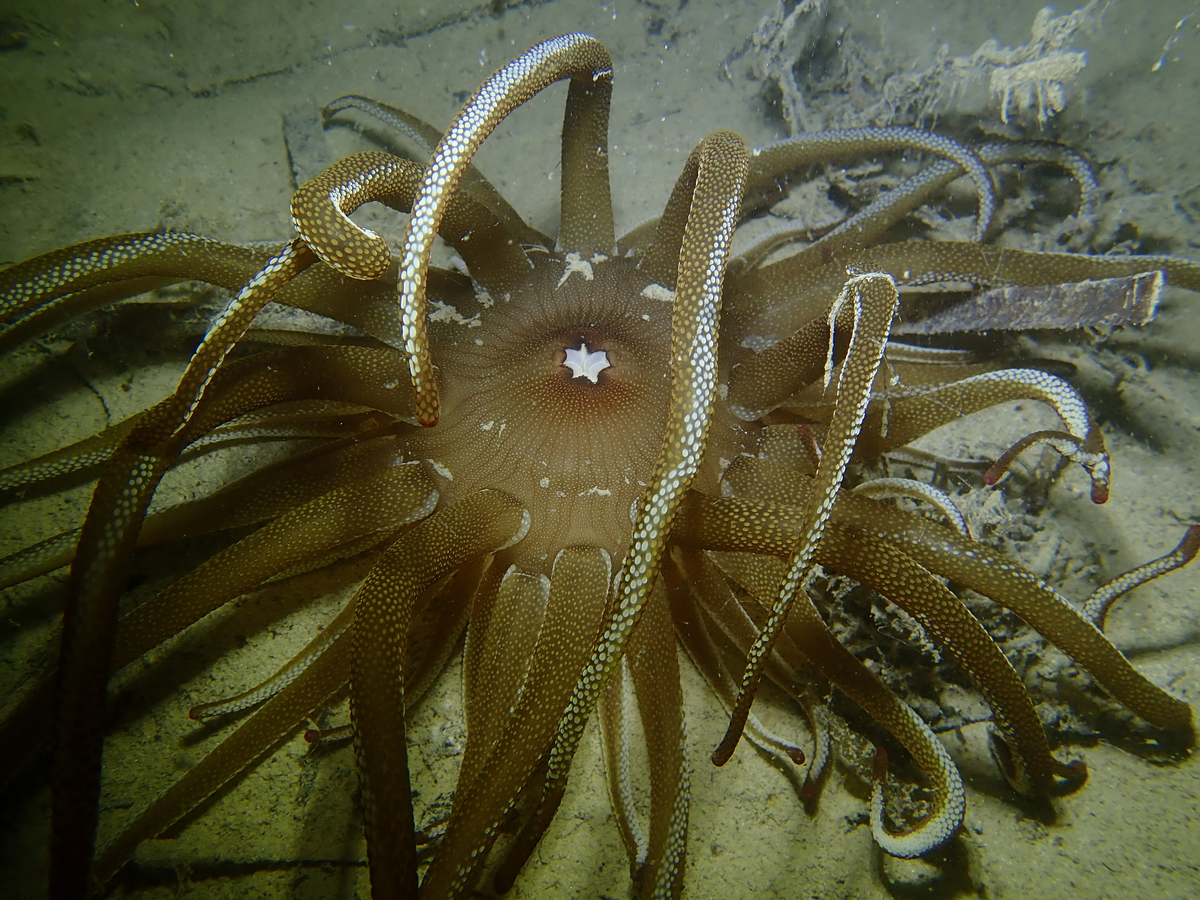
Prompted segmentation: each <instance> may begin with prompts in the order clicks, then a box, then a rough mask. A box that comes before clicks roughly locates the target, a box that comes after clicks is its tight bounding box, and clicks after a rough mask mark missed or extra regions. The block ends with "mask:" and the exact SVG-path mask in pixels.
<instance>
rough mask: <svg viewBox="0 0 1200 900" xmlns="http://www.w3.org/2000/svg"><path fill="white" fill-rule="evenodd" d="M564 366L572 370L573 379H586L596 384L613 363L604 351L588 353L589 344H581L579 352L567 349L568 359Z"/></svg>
mask: <svg viewBox="0 0 1200 900" xmlns="http://www.w3.org/2000/svg"><path fill="white" fill-rule="evenodd" d="M563 365H564V366H566V367H567V368H568V369H570V370H571V377H572V378H586V379H587V380H588V381H590V382H591V383H592V384H595V383H596V382H597V381H598V380H599V378H600V373H601V372H603V371H604V370H605V369H607V368H608V367H609V366H610V365H612V363H610V362H609V361H608V354H607V353H605V352H604V351H603V350H597V351H596V352H595V353H588V348H587V344H584V343H580V345H579V349H578V350H572V349H571V348H570V347H568V348H567V358H566V359H565V360H563Z"/></svg>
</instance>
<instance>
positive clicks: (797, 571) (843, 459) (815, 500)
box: [713, 274, 899, 765]
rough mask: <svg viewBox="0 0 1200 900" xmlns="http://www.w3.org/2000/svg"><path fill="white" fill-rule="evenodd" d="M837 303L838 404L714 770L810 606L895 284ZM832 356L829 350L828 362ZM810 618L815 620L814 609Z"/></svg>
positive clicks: (877, 283) (872, 278) (866, 282)
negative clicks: (793, 613)
mask: <svg viewBox="0 0 1200 900" xmlns="http://www.w3.org/2000/svg"><path fill="white" fill-rule="evenodd" d="M842 298H843V299H842V301H840V302H839V304H836V305H835V306H834V309H833V310H832V311H831V312H830V317H829V318H830V324H831V326H832V323H833V321H834V318H835V316H836V314H837V312H838V306H840V305H841V304H842V303H850V304H852V305H853V306H852V308H853V310H854V330H853V331H852V333H851V336H850V345H849V348H848V350H847V352H846V362H845V363H844V364H843V367H842V371H841V375H840V377H839V379H838V382H837V400H836V404H835V406H834V412H833V418H832V420H831V422H830V424H829V430H828V432H827V435H826V443H827V452H826V453H825V455H824V457H822V459H821V463H820V465H819V466H818V467H817V473H816V478H815V481H816V483H815V485H814V490H813V493H812V497H811V499H810V502H809V505H808V506H807V507H806V509H805V514H804V527H803V528H802V529H801V531H800V540H799V541H798V542H797V544H796V549H795V552H794V554H793V556H792V565H791V571H790V572H789V573H788V577H787V578H786V579H785V580H784V582H783V584H782V586H781V587H780V592H779V597H778V598H777V599H776V601H775V606H774V607H773V609H772V612H771V619H770V620H769V621H768V622H767V624H766V625H765V626H764V627H763V630H762V634H761V635H759V638H758V640H757V641H756V642H755V644H754V646H753V647H752V648H751V649H750V653H749V654H748V655H747V658H746V671H745V673H744V674H743V676H742V685H741V689H740V691H739V694H738V702H737V705H736V706H735V707H734V712H733V716H731V718H730V723H729V729H728V730H727V731H726V732H725V737H724V739H723V740H722V741H721V744H720V746H718V747H717V749H716V750H714V751H713V762H714V763H716V764H717V765H723V764H724V763H726V762H728V760H729V757H730V756H732V755H733V751H734V749H735V748H736V747H737V742H738V739H739V737H740V736H741V733H742V729H743V728H744V727H745V724H746V717H747V715H748V714H749V712H750V704H751V703H752V702H753V700H754V692H755V690H756V689H757V687H758V682H759V679H760V678H762V672H763V666H764V665H765V661H766V657H767V655H768V654H769V653H770V650H771V644H772V643H773V642H774V640H775V637H776V635H777V634H778V633H779V631H780V629H781V628H782V627H783V623H784V621H785V620H786V618H787V615H788V611H789V609H790V608H791V607H792V605H793V601H794V600H795V599H796V598H797V596H799V599H800V605H802V606H804V607H806V610H805V615H806V616H807V615H809V612H808V609H807V608H808V607H811V606H812V601H811V600H810V599H809V598H808V596H807V594H806V593H805V591H804V586H803V582H804V579H805V578H807V577H808V573H809V570H810V569H811V567H812V561H813V556H814V554H815V553H816V549H817V544H818V543H819V542H820V540H821V535H822V533H823V532H824V530H825V526H826V524H827V523H828V521H829V516H830V514H831V513H832V511H833V503H834V499H835V498H836V496H837V492H838V489H839V488H840V487H841V482H842V476H843V475H844V473H845V471H846V465H847V464H848V463H849V462H850V456H851V454H852V453H853V451H854V444H855V441H856V439H857V438H858V433H859V430H860V429H861V428H862V422H863V417H864V416H865V414H866V410H867V403H868V402H869V400H870V391H871V385H872V384H873V383H874V381H875V374H876V372H877V371H878V370H879V364H880V362H881V361H882V359H883V350H884V346H885V345H886V343H887V336H888V333H889V332H890V330H891V327H892V319H893V318H894V317H895V315H896V306H897V303H898V302H899V293H898V292H897V290H896V283H895V282H894V281H893V280H892V279H891V278H890V277H888V276H887V275H878V274H867V275H852V276H851V277H850V279H849V280H848V281H847V282H846V287H845V288H844V289H843V294H842ZM832 350H833V348H832V346H831V347H830V356H831V357H832ZM827 378H828V376H827ZM811 614H812V615H816V609H815V608H813V609H812V612H811ZM818 618H819V617H818Z"/></svg>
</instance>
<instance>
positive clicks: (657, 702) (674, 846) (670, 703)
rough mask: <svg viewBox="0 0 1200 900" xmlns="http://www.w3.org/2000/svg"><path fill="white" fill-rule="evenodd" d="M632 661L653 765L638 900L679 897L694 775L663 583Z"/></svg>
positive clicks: (638, 633)
mask: <svg viewBox="0 0 1200 900" xmlns="http://www.w3.org/2000/svg"><path fill="white" fill-rule="evenodd" d="M628 659H629V669H630V673H631V675H632V676H633V685H634V689H635V691H636V693H637V700H638V709H639V710H640V712H641V718H642V729H643V733H644V735H645V741H646V753H647V759H648V760H649V764H650V828H649V833H648V836H649V843H648V846H647V852H646V859H645V862H644V864H643V865H642V866H641V868H640V871H639V872H638V877H637V878H635V880H634V884H635V886H636V890H637V893H638V895H639V896H643V897H653V898H672V897H678V896H679V892H680V890H681V889H682V887H683V866H684V859H685V856H686V849H687V848H686V843H685V838H686V835H687V822H688V786H689V780H690V773H689V771H688V764H687V759H686V757H685V755H684V724H683V691H682V688H681V687H680V684H679V658H678V656H677V655H676V650H675V635H674V632H673V631H672V630H671V615H670V610H669V609H668V604H667V595H666V589H665V588H664V586H663V582H662V580H661V579H660V580H659V581H657V582H656V583H655V587H654V590H653V591H652V592H651V595H650V599H649V600H648V601H647V603H646V610H645V612H644V613H643V615H642V617H641V618H640V619H639V620H638V623H637V625H636V626H635V627H634V629H633V634H632V636H631V637H630V639H629V651H628Z"/></svg>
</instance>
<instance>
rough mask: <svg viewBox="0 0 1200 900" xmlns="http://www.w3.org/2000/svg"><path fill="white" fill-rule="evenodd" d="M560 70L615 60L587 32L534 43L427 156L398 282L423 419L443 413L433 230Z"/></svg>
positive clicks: (606, 71)
mask: <svg viewBox="0 0 1200 900" xmlns="http://www.w3.org/2000/svg"><path fill="white" fill-rule="evenodd" d="M563 78H571V79H577V80H583V81H585V82H598V81H602V80H605V81H607V80H611V79H612V60H611V59H610V58H609V55H608V51H607V50H605V49H604V47H603V45H601V43H600V42H599V41H597V40H596V39H595V38H593V37H590V36H588V35H585V34H566V35H561V36H559V37H555V38H551V39H549V40H546V41H543V42H542V43H540V44H537V45H536V46H534V47H533V48H531V49H530V50H528V51H527V52H525V53H524V54H522V55H521V56H519V57H517V59H515V60H513V61H512V62H511V63H509V64H508V65H506V66H504V67H503V68H502V69H500V71H498V72H496V73H495V74H494V75H492V76H491V77H490V78H489V79H488V80H487V81H485V82H484V83H483V86H482V87H481V88H479V90H478V91H476V92H475V94H474V96H472V97H471V99H470V100H468V101H467V103H466V105H465V106H464V107H463V108H462V111H461V112H459V114H458V115H457V116H456V117H455V119H454V122H453V123H451V125H450V128H449V129H448V130H447V131H446V136H445V137H443V138H442V141H441V143H440V144H438V146H437V149H436V150H435V151H434V154H433V158H432V159H431V160H430V161H429V168H428V169H427V170H426V172H425V179H424V181H423V182H422V184H421V192H420V194H419V195H418V197H417V199H416V201H415V202H414V203H413V211H412V216H411V217H410V218H409V223H408V231H407V233H406V235H405V239H404V249H403V252H402V254H401V257H402V258H401V260H400V284H399V291H400V307H401V316H402V320H403V326H404V332H403V333H404V345H403V349H404V352H405V353H407V354H408V360H409V371H410V373H411V375H412V382H413V388H414V389H415V390H416V394H417V409H418V419H419V421H420V422H421V424H423V425H434V424H436V423H437V420H438V392H437V382H436V381H435V380H434V377H433V369H432V364H431V362H430V357H429V340H428V336H427V334H426V324H425V305H426V304H425V290H426V269H427V267H428V265H429V254H430V252H431V250H432V249H433V237H434V235H435V234H436V232H437V230H438V226H439V224H440V223H441V220H442V216H443V215H444V214H445V210H446V203H447V201H448V200H449V198H450V196H451V195H452V194H453V193H454V188H455V187H456V186H457V184H458V182H459V179H460V178H461V177H462V173H463V170H464V169H465V168H466V166H467V164H468V163H469V162H470V161H471V157H472V156H473V155H474V154H475V151H476V150H477V149H478V147H479V145H480V144H481V143H483V141H484V139H485V138H486V137H487V136H488V135H489V134H491V133H492V131H493V129H495V127H496V126H497V125H498V124H499V123H500V122H501V121H503V119H504V117H505V116H507V115H508V114H509V113H510V112H511V111H512V110H513V109H515V108H516V107H518V106H520V105H521V104H522V103H524V102H525V101H526V100H528V99H529V98H530V97H532V96H533V95H534V94H536V93H538V92H539V91H541V90H542V89H543V88H545V87H546V86H548V85H550V84H553V83H554V82H556V81H559V80H561V79H563ZM605 180H607V175H606V178H605Z"/></svg>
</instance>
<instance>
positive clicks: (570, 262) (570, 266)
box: [554, 253, 596, 289]
mask: <svg viewBox="0 0 1200 900" xmlns="http://www.w3.org/2000/svg"><path fill="white" fill-rule="evenodd" d="M572 272H578V273H579V274H580V275H582V276H583V280H584V281H591V280H592V279H593V278H595V277H596V276H595V274H594V273H593V272H592V264H591V263H590V262H588V261H587V260H586V259H584V258H583V257H582V256H580V255H579V254H578V253H568V254H567V265H566V268H564V269H563V273H562V278H560V279H558V284H556V285H555V286H554V287H555V288H556V289H557V288H560V287H562V286H563V283H564V282H565V281H566V280H567V279H568V278H570V277H571V273H572Z"/></svg>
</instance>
